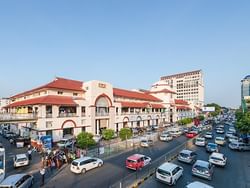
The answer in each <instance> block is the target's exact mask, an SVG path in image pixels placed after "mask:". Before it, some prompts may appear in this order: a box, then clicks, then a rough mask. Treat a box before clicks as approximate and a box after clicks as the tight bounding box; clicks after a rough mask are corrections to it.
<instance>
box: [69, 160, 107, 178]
mask: <svg viewBox="0 0 250 188" xmlns="http://www.w3.org/2000/svg"><path fill="white" fill-rule="evenodd" d="M102 165H103V161H102V160H101V159H98V158H94V157H82V158H79V159H75V160H74V161H72V163H71V166H70V170H71V172H73V173H76V174H80V173H82V174H85V173H86V172H87V171H89V170H91V169H93V168H97V167H101V166H102Z"/></svg>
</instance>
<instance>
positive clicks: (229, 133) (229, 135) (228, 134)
mask: <svg viewBox="0 0 250 188" xmlns="http://www.w3.org/2000/svg"><path fill="white" fill-rule="evenodd" d="M232 136H235V134H234V133H233V132H230V131H227V132H226V134H225V137H226V138H229V137H232Z"/></svg>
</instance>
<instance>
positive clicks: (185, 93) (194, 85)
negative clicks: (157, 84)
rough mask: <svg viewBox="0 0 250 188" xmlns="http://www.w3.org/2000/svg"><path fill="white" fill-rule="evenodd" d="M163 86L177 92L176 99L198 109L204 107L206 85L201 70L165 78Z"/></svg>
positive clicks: (162, 79)
mask: <svg viewBox="0 0 250 188" xmlns="http://www.w3.org/2000/svg"><path fill="white" fill-rule="evenodd" d="M160 81H161V84H164V85H165V86H166V87H168V88H170V89H171V90H173V91H174V92H176V99H179V100H185V101H188V102H189V103H192V104H193V105H194V106H197V107H198V108H202V107H203V106H204V83H203V73H202V71H201V70H196V71H191V72H185V73H180V74H174V75H169V76H163V77H161V79H160Z"/></svg>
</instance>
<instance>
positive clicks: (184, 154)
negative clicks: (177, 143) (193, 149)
mask: <svg viewBox="0 0 250 188" xmlns="http://www.w3.org/2000/svg"><path fill="white" fill-rule="evenodd" d="M180 156H181V157H183V158H188V157H189V155H188V154H186V153H180Z"/></svg>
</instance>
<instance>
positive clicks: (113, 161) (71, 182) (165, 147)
mask: <svg viewBox="0 0 250 188" xmlns="http://www.w3.org/2000/svg"><path fill="white" fill-rule="evenodd" d="M186 140H187V139H186V137H185V136H181V137H179V138H176V139H174V140H173V141H171V142H168V143H167V142H159V141H157V142H156V143H155V144H154V146H153V147H150V148H138V149H136V150H133V151H128V152H125V153H122V154H120V155H117V156H114V157H112V158H110V159H107V160H105V161H104V166H103V167H101V168H98V169H94V170H91V171H89V172H87V173H86V174H84V175H82V174H81V175H76V174H73V173H72V172H71V171H70V167H67V168H66V169H65V170H63V171H62V172H61V173H59V174H58V175H57V176H56V177H54V178H53V179H52V180H51V181H50V182H49V183H48V184H47V185H46V187H48V188H52V187H53V188H56V187H61V185H62V183H63V187H64V188H70V187H74V188H77V187H79V188H80V187H81V188H84V187H86V188H92V187H93V188H97V187H102V188H105V187H110V186H111V185H112V184H114V183H115V182H117V181H119V180H120V179H122V178H124V177H126V176H127V175H133V174H134V175H135V176H136V173H135V172H134V171H132V170H129V169H126V168H125V160H126V158H127V157H128V156H130V155H132V154H134V153H140V154H144V155H147V156H149V157H151V158H152V160H156V159H157V158H159V157H161V156H162V155H164V154H165V153H167V152H168V151H170V150H171V149H173V148H175V147H176V146H178V145H180V144H182V143H184V142H185V141H186ZM142 170H146V169H142ZM132 173H133V174H132Z"/></svg>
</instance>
